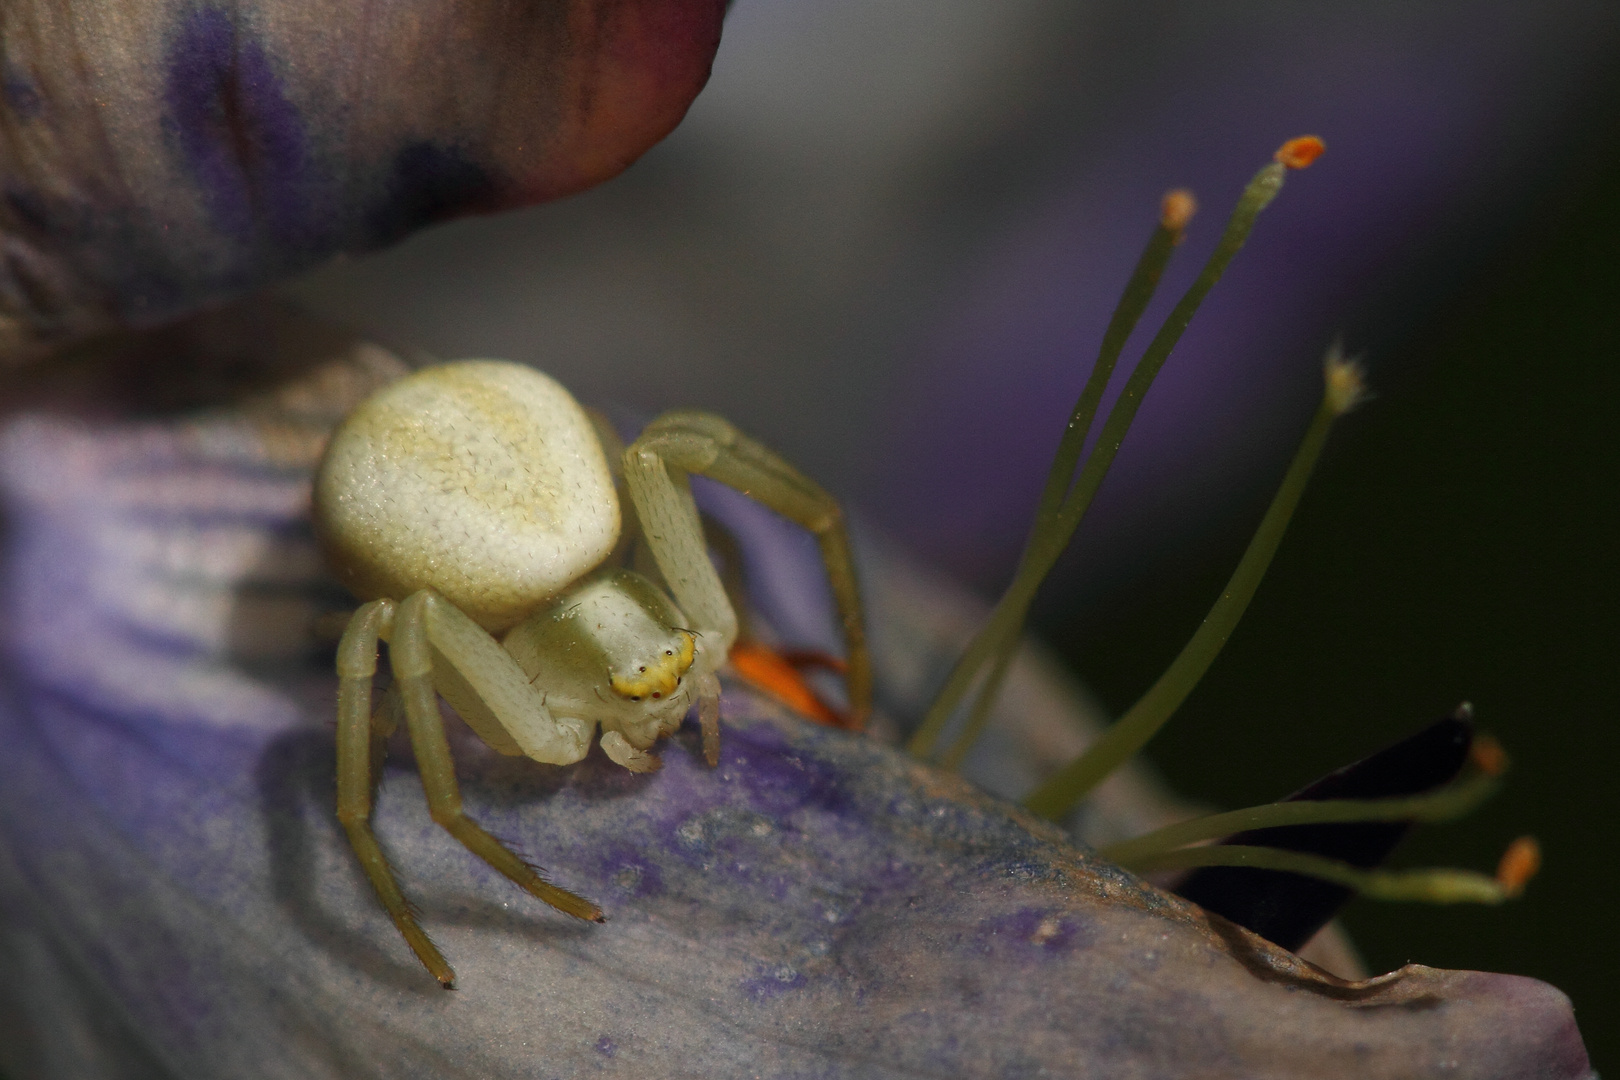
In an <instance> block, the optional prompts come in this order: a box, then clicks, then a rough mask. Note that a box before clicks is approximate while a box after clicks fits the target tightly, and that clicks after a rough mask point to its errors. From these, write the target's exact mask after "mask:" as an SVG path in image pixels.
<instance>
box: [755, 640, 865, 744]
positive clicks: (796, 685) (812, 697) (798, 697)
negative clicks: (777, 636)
mask: <svg viewBox="0 0 1620 1080" xmlns="http://www.w3.org/2000/svg"><path fill="white" fill-rule="evenodd" d="M730 660H731V667H732V670H734V671H735V672H736V673H737V674H738V676H740V677H741V678H742V680H743V682H745V683H747V684H748V685H749V686H752V687H753V688H754V689H755V690H758V691H759V692H760V693H762V694H764V695H765V696H766V697H769V698H773V699H775V700H776V701H779V702H781V703H782V704H783V705H786V706H787V707H788V708H790V709H792V710H793V711H794V712H796V713H798V714H799V715H800V716H804V717H806V718H808V719H810V720H814V721H816V722H817V723H821V724H826V725H828V726H829V727H844V726H845V723H844V719H843V717H841V716H839V715H838V714H837V713H836V712H834V711H833V710H832V709H831V708H829V707H828V705H827V704H826V702H824V701H822V700H821V699H820V698H819V697H817V696H816V692H815V691H814V690H812V689H810V685H809V684H808V683H806V682H805V681H804V676H802V675H800V674H799V672H798V669H797V668H795V667H794V666H793V665H792V664H790V663H788V662H787V661H786V660H784V659H782V657H780V656H778V655H777V654H776V653H775V652H773V651H772V650H770V649H767V648H766V647H765V646H763V645H756V644H754V643H753V642H747V641H739V642H737V643H736V644H735V645H733V646H732V647H731V657H730Z"/></svg>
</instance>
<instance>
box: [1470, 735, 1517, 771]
mask: <svg viewBox="0 0 1620 1080" xmlns="http://www.w3.org/2000/svg"><path fill="white" fill-rule="evenodd" d="M1468 760H1469V761H1472V762H1473V763H1474V768H1476V769H1478V770H1479V771H1480V772H1482V773H1484V774H1485V775H1486V776H1501V775H1502V774H1503V773H1504V772H1506V771H1507V767H1508V755H1507V751H1506V750H1504V749H1502V744H1501V743H1499V742H1497V741H1496V738H1495V737H1494V736H1491V735H1486V734H1483V733H1481V734H1479V735H1475V736H1474V742H1473V745H1472V746H1470V747H1469V748H1468Z"/></svg>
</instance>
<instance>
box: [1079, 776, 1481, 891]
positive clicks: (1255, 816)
mask: <svg viewBox="0 0 1620 1080" xmlns="http://www.w3.org/2000/svg"><path fill="white" fill-rule="evenodd" d="M1497 785H1498V782H1497V779H1496V778H1495V777H1493V776H1486V775H1484V774H1483V773H1476V774H1474V775H1473V776H1469V777H1466V778H1465V779H1462V780H1458V781H1456V782H1454V783H1451V784H1447V785H1445V786H1444V787H1441V788H1439V789H1438V790H1436V791H1432V792H1428V793H1426V794H1423V795H1413V796H1409V797H1406V798H1394V799H1323V800H1319V801H1314V802H1312V801H1306V800H1300V801H1298V802H1281V803H1268V804H1267V805H1265V806H1251V807H1249V808H1247V809H1245V810H1231V811H1228V812H1227V813H1224V814H1210V815H1208V816H1207V817H1200V818H1193V819H1192V820H1191V821H1180V822H1177V823H1176V824H1174V825H1167V826H1165V827H1164V828H1162V829H1156V830H1154V831H1153V832H1150V833H1147V834H1146V835H1143V836H1138V837H1136V838H1135V839H1132V840H1125V841H1122V842H1120V843H1118V844H1111V845H1109V846H1108V847H1105V848H1103V849H1101V850H1100V851H1099V852H1098V854H1099V855H1101V856H1102V857H1103V858H1105V859H1107V860H1108V861H1109V862H1112V863H1118V864H1119V865H1120V866H1123V867H1125V868H1126V869H1128V870H1138V869H1142V868H1143V867H1144V864H1146V863H1147V862H1150V861H1151V860H1153V859H1155V858H1157V857H1159V856H1161V855H1163V854H1166V853H1167V852H1171V851H1174V850H1176V849H1177V848H1180V847H1184V846H1186V845H1187V844H1194V843H1198V842H1199V841H1201V840H1218V839H1220V838H1221V837H1223V836H1231V835H1232V834H1233V833H1241V832H1248V831H1249V830H1251V829H1270V828H1276V827H1278V826H1283V825H1325V824H1333V823H1345V822H1365V821H1425V822H1434V821H1453V820H1455V819H1457V818H1460V817H1462V816H1463V815H1465V814H1467V813H1468V812H1469V811H1471V810H1473V809H1474V807H1476V806H1478V805H1479V804H1480V803H1482V802H1484V801H1485V799H1487V798H1489V797H1490V795H1491V794H1492V793H1493V792H1494V791H1495V790H1496V788H1497Z"/></svg>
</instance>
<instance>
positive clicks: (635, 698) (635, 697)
mask: <svg viewBox="0 0 1620 1080" xmlns="http://www.w3.org/2000/svg"><path fill="white" fill-rule="evenodd" d="M630 700H631V701H640V700H641V695H640V694H631V695H630Z"/></svg>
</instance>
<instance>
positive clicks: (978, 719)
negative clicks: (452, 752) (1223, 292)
mask: <svg viewBox="0 0 1620 1080" xmlns="http://www.w3.org/2000/svg"><path fill="white" fill-rule="evenodd" d="M1286 171H1287V170H1286V168H1285V167H1284V166H1283V165H1282V164H1280V163H1278V162H1271V163H1269V164H1267V165H1266V166H1265V167H1264V168H1262V169H1261V170H1260V171H1259V172H1257V173H1256V174H1255V175H1254V178H1253V179H1252V180H1250V181H1249V184H1248V186H1247V187H1246V188H1244V189H1243V194H1242V195H1241V196H1240V197H1239V198H1238V203H1237V206H1236V207H1235V208H1234V209H1233V211H1232V216H1231V218H1230V219H1228V221H1227V223H1226V230H1225V232H1224V233H1222V235H1221V240H1220V243H1219V244H1217V245H1216V248H1215V251H1214V252H1213V253H1212V254H1211V255H1210V257H1209V260H1208V261H1207V262H1206V263H1205V264H1204V268H1203V270H1202V271H1201V272H1200V273H1199V275H1198V277H1197V279H1196V280H1194V282H1193V283H1192V286H1191V287H1190V288H1188V290H1187V292H1186V294H1185V295H1183V296H1182V298H1181V300H1180V301H1179V302H1178V303H1177V304H1176V306H1175V308H1174V309H1173V310H1172V311H1171V312H1170V315H1169V317H1168V318H1166V319H1165V321H1164V325H1163V326H1161V327H1160V328H1159V332H1158V333H1157V334H1155V335H1154V337H1153V340H1152V341H1151V342H1150V343H1149V344H1148V347H1147V348H1146V349H1145V350H1144V351H1143V353H1142V357H1141V359H1140V360H1139V361H1138V362H1137V365H1136V368H1135V370H1133V371H1132V372H1131V375H1130V377H1129V378H1128V379H1127V380H1126V383H1125V387H1124V390H1123V391H1122V392H1121V393H1120V396H1119V400H1118V401H1116V402H1115V403H1114V407H1113V409H1112V410H1111V411H1110V412H1109V414H1108V418H1107V419H1106V420H1105V421H1104V422H1103V427H1102V431H1101V433H1100V434H1099V435H1098V438H1097V444H1096V445H1095V446H1094V447H1093V448H1092V452H1091V455H1090V456H1089V457H1088V458H1086V460H1085V462H1084V464H1079V462H1080V455H1081V451H1082V449H1083V448H1084V446H1085V442H1086V437H1087V436H1088V435H1089V434H1090V430H1091V422H1092V419H1093V418H1094V416H1095V414H1096V411H1097V407H1098V404H1099V403H1100V402H1101V400H1102V395H1103V391H1104V390H1105V389H1106V387H1107V385H1108V382H1109V378H1110V376H1111V375H1112V374H1113V370H1114V366H1115V364H1116V363H1117V362H1118V360H1119V356H1120V353H1121V352H1122V351H1123V350H1124V347H1125V342H1126V339H1128V338H1129V337H1130V334H1131V331H1133V330H1134V329H1135V328H1136V323H1137V321H1138V320H1139V319H1140V318H1141V315H1142V312H1143V311H1144V310H1145V309H1146V308H1147V305H1148V302H1149V300H1151V299H1152V297H1153V293H1154V291H1155V290H1156V289H1157V287H1158V283H1159V278H1160V277H1161V276H1162V275H1163V273H1164V267H1165V264H1166V263H1168V262H1169V259H1170V254H1171V252H1172V251H1173V250H1174V248H1175V246H1176V242H1177V241H1178V240H1179V239H1180V231H1181V230H1180V229H1179V228H1178V227H1177V225H1178V224H1179V223H1178V222H1166V221H1161V222H1160V225H1159V228H1158V229H1157V230H1155V232H1154V235H1153V237H1152V239H1151V240H1149V242H1148V247H1147V250H1146V251H1145V252H1144V253H1143V255H1142V258H1141V260H1140V261H1139V262H1138V263H1137V267H1136V271H1135V272H1134V273H1133V274H1132V276H1131V280H1130V283H1129V284H1128V285H1127V287H1126V290H1125V294H1124V296H1122V297H1121V299H1120V302H1119V305H1118V306H1117V307H1116V308H1115V310H1114V315H1113V318H1112V319H1111V320H1110V322H1109V327H1108V330H1107V332H1106V333H1105V334H1104V337H1103V344H1102V348H1101V350H1100V352H1099V354H1098V357H1097V362H1096V364H1095V365H1094V366H1093V368H1092V372H1091V376H1090V378H1089V379H1088V380H1087V381H1086V385H1085V387H1084V388H1083V389H1082V390H1081V393H1080V399H1079V401H1078V402H1077V403H1076V404H1075V408H1074V412H1073V414H1072V415H1071V417H1070V422H1069V424H1068V426H1067V427H1066V428H1065V430H1064V432H1063V439H1062V441H1061V442H1060V443H1059V445H1058V451H1057V454H1056V456H1055V458H1054V460H1053V462H1052V469H1051V472H1050V473H1049V474H1048V476H1047V481H1046V486H1045V489H1044V491H1043V492H1042V495H1041V502H1040V506H1039V508H1038V509H1037V511H1036V515H1035V525H1034V528H1033V529H1032V530H1031V532H1030V538H1029V541H1028V543H1026V544H1025V546H1024V552H1023V555H1022V557H1021V558H1020V559H1019V563H1018V568H1017V570H1015V571H1014V573H1013V580H1012V583H1011V584H1010V585H1008V586H1007V591H1006V592H1005V593H1004V594H1003V595H1002V597H1001V600H1000V601H999V602H998V603H997V604H996V607H995V610H994V611H993V612H992V613H991V615H990V619H989V621H988V622H987V623H986V624H985V625H984V627H983V628H982V629H981V630H980V631H979V633H978V634H977V635H976V636H975V637H974V639H973V640H972V641H971V642H970V643H969V644H968V647H967V650H966V651H965V652H964V653H963V654H962V657H961V659H960V660H958V661H957V664H956V667H955V668H954V669H953V670H952V672H951V674H950V677H949V678H948V679H947V680H946V682H945V686H944V688H943V689H941V691H940V693H939V696H938V697H937V698H936V699H935V700H934V703H933V705H932V706H930V708H929V710H928V714H927V715H926V716H925V717H924V718H923V722H922V725H921V726H920V727H919V728H918V729H917V732H916V734H914V735H913V736H912V738H911V742H910V743H909V744H908V749H909V750H910V751H911V753H912V754H913V755H915V756H917V757H921V758H930V757H933V755H934V753H935V749H936V745H937V743H938V741H939V739H940V737H941V735H942V734H943V732H944V730H945V728H946V725H947V724H948V723H949V721H950V719H951V717H952V715H953V714H954V713H955V712H956V710H957V708H958V707H959V706H960V705H961V703H962V701H963V700H964V699H965V698H966V696H967V695H968V693H969V691H970V690H972V689H973V688H974V687H975V685H977V688H978V694H977V696H976V699H975V701H974V703H973V705H972V706H971V707H970V708H969V716H968V722H967V724H966V725H965V727H964V730H963V731H962V732H961V733H960V734H959V735H958V737H957V739H956V741H955V743H954V744H953V745H952V746H951V747H950V748H949V749H948V750H947V751H946V757H947V759H948V760H950V761H952V762H959V761H960V760H961V758H962V757H963V756H964V755H965V754H966V753H967V750H968V749H969V748H970V747H971V746H972V744H973V742H974V740H975V739H977V737H978V735H979V733H980V731H982V729H983V725H984V722H985V718H986V717H987V715H988V712H989V708H990V704H991V703H992V702H993V700H994V698H995V694H996V691H997V690H998V689H1000V684H1001V680H1002V678H1003V677H1005V675H1006V671H1007V667H1008V665H1009V664H1010V663H1011V657H1012V655H1013V653H1014V652H1015V651H1016V649H1017V647H1018V637H1019V635H1020V634H1021V633H1022V632H1023V628H1024V621H1025V619H1026V617H1027V616H1028V614H1029V607H1030V604H1031V603H1032V602H1033V601H1034V599H1035V593H1036V591H1037V590H1038V589H1039V588H1040V585H1041V583H1042V582H1043V581H1045V580H1046V575H1047V574H1048V573H1050V572H1051V569H1052V566H1053V565H1054V564H1055V563H1056V562H1057V559H1058V556H1059V555H1061V554H1062V553H1063V550H1064V549H1065V548H1066V547H1068V544H1069V539H1070V538H1071V537H1072V536H1073V535H1074V530H1075V528H1076V527H1077V526H1078V525H1079V524H1080V520H1081V518H1082V517H1083V516H1084V515H1085V512H1086V510H1087V509H1088V508H1089V507H1090V506H1091V501H1092V499H1093V497H1095V495H1096V494H1097V490H1098V488H1100V487H1101V486H1102V482H1103V479H1104V478H1105V477H1106V476H1107V475H1108V470H1109V468H1110V467H1111V466H1112V465H1113V463H1114V457H1115V456H1116V455H1117V454H1118V453H1119V448H1120V446H1121V444H1123V442H1124V441H1125V433H1126V432H1127V431H1128V430H1129V429H1130V426H1131V422H1132V421H1133V420H1134V419H1135V418H1136V412H1137V410H1138V409H1139V408H1140V407H1141V405H1142V400H1143V398H1144V397H1145V396H1146V395H1147V391H1148V388H1149V387H1151V386H1152V385H1153V380H1154V379H1155V378H1157V377H1158V374H1159V371H1160V369H1161V368H1163V367H1164V363H1165V361H1166V360H1168V359H1169V358H1170V352H1171V350H1173V349H1174V348H1175V347H1176V344H1177V343H1178V342H1179V341H1180V340H1181V335H1182V333H1183V332H1184V331H1185V330H1186V329H1187V325H1188V323H1190V322H1191V321H1192V317H1193V315H1194V314H1195V313H1196V312H1197V310H1198V308H1199V306H1200V305H1201V304H1202V303H1203V302H1204V298H1205V297H1206V296H1208V295H1209V291H1210V289H1212V288H1214V287H1215V283H1216V282H1217V281H1219V280H1220V279H1221V276H1222V275H1223V274H1224V273H1225V272H1226V268H1227V266H1228V265H1230V264H1231V261H1232V259H1233V257H1234V256H1236V255H1237V253H1238V251H1239V250H1240V249H1241V248H1242V247H1243V244H1244V243H1245V241H1247V240H1248V238H1249V234H1250V233H1251V232H1252V231H1253V230H1254V224H1255V221H1256V219H1258V218H1259V216H1260V212H1261V211H1262V210H1264V209H1265V208H1266V206H1267V205H1269V204H1270V202H1271V200H1272V199H1274V198H1276V196H1277V193H1278V192H1279V191H1280V190H1282V184H1283V177H1284V175H1285V174H1286ZM1077 464H1078V465H1079V475H1078V476H1076V475H1075V468H1076V465H1077Z"/></svg>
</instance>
